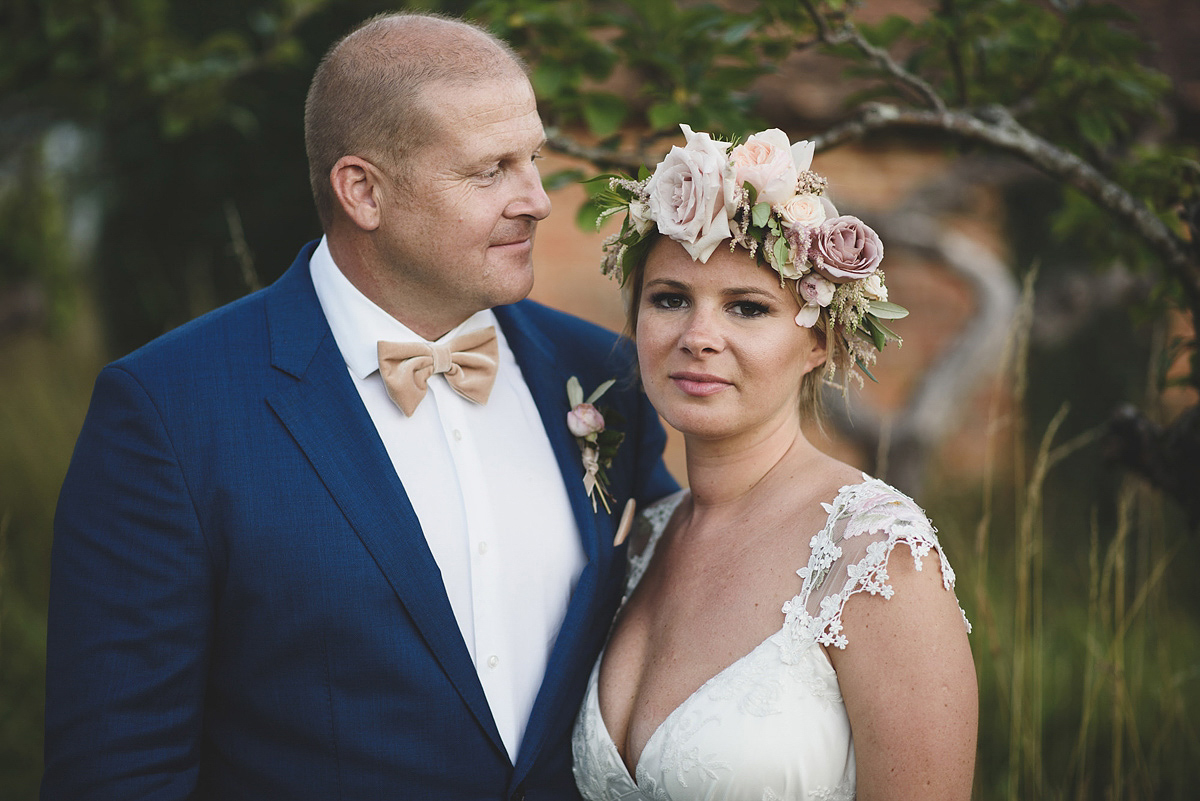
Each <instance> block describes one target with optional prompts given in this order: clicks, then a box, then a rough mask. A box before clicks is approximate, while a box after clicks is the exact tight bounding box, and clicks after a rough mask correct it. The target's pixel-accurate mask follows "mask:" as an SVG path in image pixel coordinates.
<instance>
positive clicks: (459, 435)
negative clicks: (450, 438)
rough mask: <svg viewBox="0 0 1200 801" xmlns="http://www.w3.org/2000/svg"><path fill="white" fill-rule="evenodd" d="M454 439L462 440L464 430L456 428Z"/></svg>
mask: <svg viewBox="0 0 1200 801" xmlns="http://www.w3.org/2000/svg"><path fill="white" fill-rule="evenodd" d="M454 441H455V442H462V432H461V431H459V430H458V429H457V428H456V429H454Z"/></svg>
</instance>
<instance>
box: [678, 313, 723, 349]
mask: <svg viewBox="0 0 1200 801" xmlns="http://www.w3.org/2000/svg"><path fill="white" fill-rule="evenodd" d="M716 322H717V321H716V320H715V319H713V314H712V312H708V311H705V310H703V309H697V310H695V311H693V312H692V313H691V314H689V315H688V319H687V325H686V327H685V328H684V329H683V331H682V332H681V333H680V336H679V346H680V347H681V348H682V349H683V350H685V351H687V352H688V353H690V354H692V355H693V356H699V355H701V354H703V353H716V352H717V351H719V350H720V349H721V343H722V341H723V340H722V338H721V335H720V331H719V330H718V328H717V325H716Z"/></svg>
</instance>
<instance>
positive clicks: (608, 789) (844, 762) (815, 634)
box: [572, 476, 970, 801]
mask: <svg viewBox="0 0 1200 801" xmlns="http://www.w3.org/2000/svg"><path fill="white" fill-rule="evenodd" d="M864 479H865V480H864V481H863V482H862V483H861V484H854V485H851V486H846V487H843V488H842V489H841V491H840V492H839V493H838V496H837V498H836V499H835V500H834V502H833V503H832V504H823V505H824V507H825V509H826V511H827V512H828V513H829V517H828V520H827V522H826V525H825V528H824V529H822V530H821V531H820V532H818V533H817V534H816V535H815V536H814V537H813V538H812V556H811V557H810V558H809V561H808V564H807V565H806V566H804V567H801V568H800V569H799V570H798V571H797V573H798V575H799V576H800V579H801V588H800V593H799V594H798V595H796V596H795V597H794V598H791V599H790V600H788V601H787V602H786V603H784V604H783V608H782V620H781V623H782V625H781V627H780V629H779V631H778V632H776V633H775V634H773V635H771V636H770V637H768V638H767V639H766V640H764V641H763V642H762V643H761V644H759V645H758V647H756V648H755V649H754V650H753V651H751V652H750V653H748V654H746V655H745V656H744V657H742V658H741V659H739V660H738V661H736V662H734V663H733V664H732V665H730V666H729V667H727V668H725V669H724V670H723V671H721V672H720V673H718V674H717V675H716V676H714V677H713V678H711V679H709V680H708V682H706V683H705V684H704V685H703V686H701V687H700V689H698V690H696V692H695V693H693V694H692V695H691V696H690V697H689V698H688V699H687V700H686V701H684V702H683V704H682V705H681V706H679V708H677V709H676V710H675V711H674V712H672V713H671V714H670V715H668V716H667V718H666V720H664V721H663V723H662V725H660V726H659V727H658V729H657V730H656V731H655V732H654V734H653V735H652V736H651V737H650V740H649V741H648V742H647V743H646V746H645V748H644V750H643V751H642V754H641V756H640V759H639V760H638V764H637V769H636V771H635V773H636V776H634V777H631V776H630V775H629V771H628V770H627V769H626V767H625V764H624V763H623V762H622V761H621V757H620V755H619V754H618V753H617V748H616V746H615V745H614V744H613V741H612V738H611V737H610V736H609V733H608V729H607V727H606V726H605V724H604V721H603V720H602V719H601V716H600V705H599V701H598V693H597V676H598V674H599V666H600V661H599V660H597V661H596V666H595V667H594V668H593V669H592V676H591V679H590V680H589V682H588V688H587V694H586V695H585V696H584V700H583V706H582V708H581V709H580V711H579V717H578V719H577V720H576V723H575V732H574V736H573V740H572V749H573V751H574V759H575V781H576V784H578V786H579V790H580V792H581V793H582V794H583V797H584V798H585V799H587V801H615V800H616V799H627V800H629V801H634V800H641V799H646V800H647V801H650V800H651V799H652V800H653V801H698V800H699V799H704V801H735V799H736V801H759V800H760V799H761V801H784V800H785V799H786V800H787V801H801V800H802V799H804V800H805V801H807V800H808V799H814V800H816V801H833V800H835V799H836V800H837V801H842V800H843V799H846V800H847V801H848V799H853V798H854V787H855V784H854V741H853V738H852V737H851V733H850V722H849V720H848V719H847V717H846V708H845V706H844V705H843V703H842V696H841V692H840V690H839V687H838V680H837V674H836V673H835V672H834V670H833V666H832V665H831V664H830V662H829V657H828V656H827V655H826V653H825V651H824V649H822V648H821V647H820V646H821V645H824V646H833V647H836V648H845V647H846V642H847V641H846V637H845V635H844V634H843V633H842V623H841V617H842V608H843V607H844V606H845V604H846V601H847V599H848V598H849V597H850V596H851V595H853V594H854V593H858V592H869V593H872V594H879V595H882V596H883V597H885V598H890V597H891V595H892V587H891V586H890V585H889V583H888V573H887V562H888V558H889V556H890V555H891V553H892V551H893V550H894V549H895V547H896V546H897V545H898V544H901V543H903V544H904V545H906V546H907V547H908V551H909V552H910V553H911V555H912V558H913V560H914V562H915V564H916V567H917V568H918V569H921V568H922V567H923V566H924V565H925V564H927V563H926V562H925V559H926V557H928V556H929V554H930V552H931V551H932V552H933V553H934V554H935V555H936V558H937V567H940V569H941V576H942V583H943V585H944V586H945V588H946V589H947V590H948V591H953V586H954V572H953V571H952V570H951V568H950V564H949V563H948V562H947V561H946V558H945V556H944V555H943V554H942V551H941V545H940V544H939V543H938V539H937V534H936V533H935V529H934V528H933V526H932V525H930V523H929V520H928V518H926V516H925V513H924V512H922V511H921V509H920V508H919V507H918V506H917V505H916V504H915V503H914V502H913V501H912V500H911V499H910V498H908V497H907V496H905V495H903V494H901V493H900V492H898V491H897V490H895V489H893V488H892V487H890V486H888V485H887V484H885V483H883V482H882V481H879V480H877V479H871V478H867V477H866V476H864ZM685 493H686V490H682V491H680V492H679V493H677V494H675V495H672V496H670V497H668V498H665V499H663V500H662V501H660V502H659V503H657V504H655V505H654V506H652V507H650V508H649V509H647V510H646V512H645V514H644V515H643V517H642V518H641V521H640V523H641V524H642V525H649V526H650V527H651V531H650V539H649V542H648V544H647V546H646V548H645V549H644V551H643V552H642V554H641V555H640V556H637V557H633V558H632V559H631V563H630V573H629V579H628V581H627V583H626V588H625V590H626V593H625V594H626V597H627V598H628V596H629V593H631V592H632V591H633V588H634V587H635V586H637V583H638V581H639V580H640V579H641V577H642V574H643V573H644V572H645V570H646V565H647V564H648V563H649V561H650V559H652V558H653V556H654V546H655V544H656V543H657V541H658V538H659V536H660V535H661V534H662V532H663V529H665V528H666V525H667V521H668V520H670V518H671V514H672V513H673V512H674V511H675V508H676V507H677V506H678V505H679V502H680V501H681V500H682V499H683V497H684V494H685ZM963 621H964V623H965V624H966V625H967V629H968V631H969V630H970V624H969V623H966V616H965V615H964V616H963ZM602 658H603V654H601V659H602Z"/></svg>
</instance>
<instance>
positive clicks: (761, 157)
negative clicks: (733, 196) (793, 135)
mask: <svg viewBox="0 0 1200 801" xmlns="http://www.w3.org/2000/svg"><path fill="white" fill-rule="evenodd" d="M730 161H731V162H732V163H733V169H734V183H733V185H734V186H735V187H741V186H742V185H743V184H746V183H749V184H750V185H751V186H753V187H754V189H755V191H756V192H757V193H758V197H757V199H756V202H757V203H770V204H772V205H774V204H776V203H782V202H783V201H785V200H787V199H788V198H789V197H791V196H792V195H794V194H795V193H796V177H797V172H796V162H795V161H794V159H793V158H792V151H791V144H790V143H789V142H788V138H787V134H785V133H784V132H783V131H781V130H779V129H778V128H771V129H769V130H766V131H762V132H760V133H756V134H754V135H753V136H751V137H750V138H749V139H747V140H746V141H745V142H743V143H742V144H740V145H738V146H737V147H735V148H734V149H733V150H732V152H731V153H730Z"/></svg>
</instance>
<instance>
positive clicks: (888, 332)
mask: <svg viewBox="0 0 1200 801" xmlns="http://www.w3.org/2000/svg"><path fill="white" fill-rule="evenodd" d="M866 319H868V320H870V321H871V324H872V325H874V326H875V328H877V329H878V330H880V331H882V332H883V336H884V344H887V343H888V342H903V341H904V340H903V339H902V338H901V337H900V335H899V334H897V333H896V332H895V331H893V330H892V329H890V328H888V327H887V326H886V325H884V324H883V321H882V320H880V319H879V318H878V317H875V316H873V315H868V316H867V318H866ZM879 349H880V350H883V347H882V346H879Z"/></svg>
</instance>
